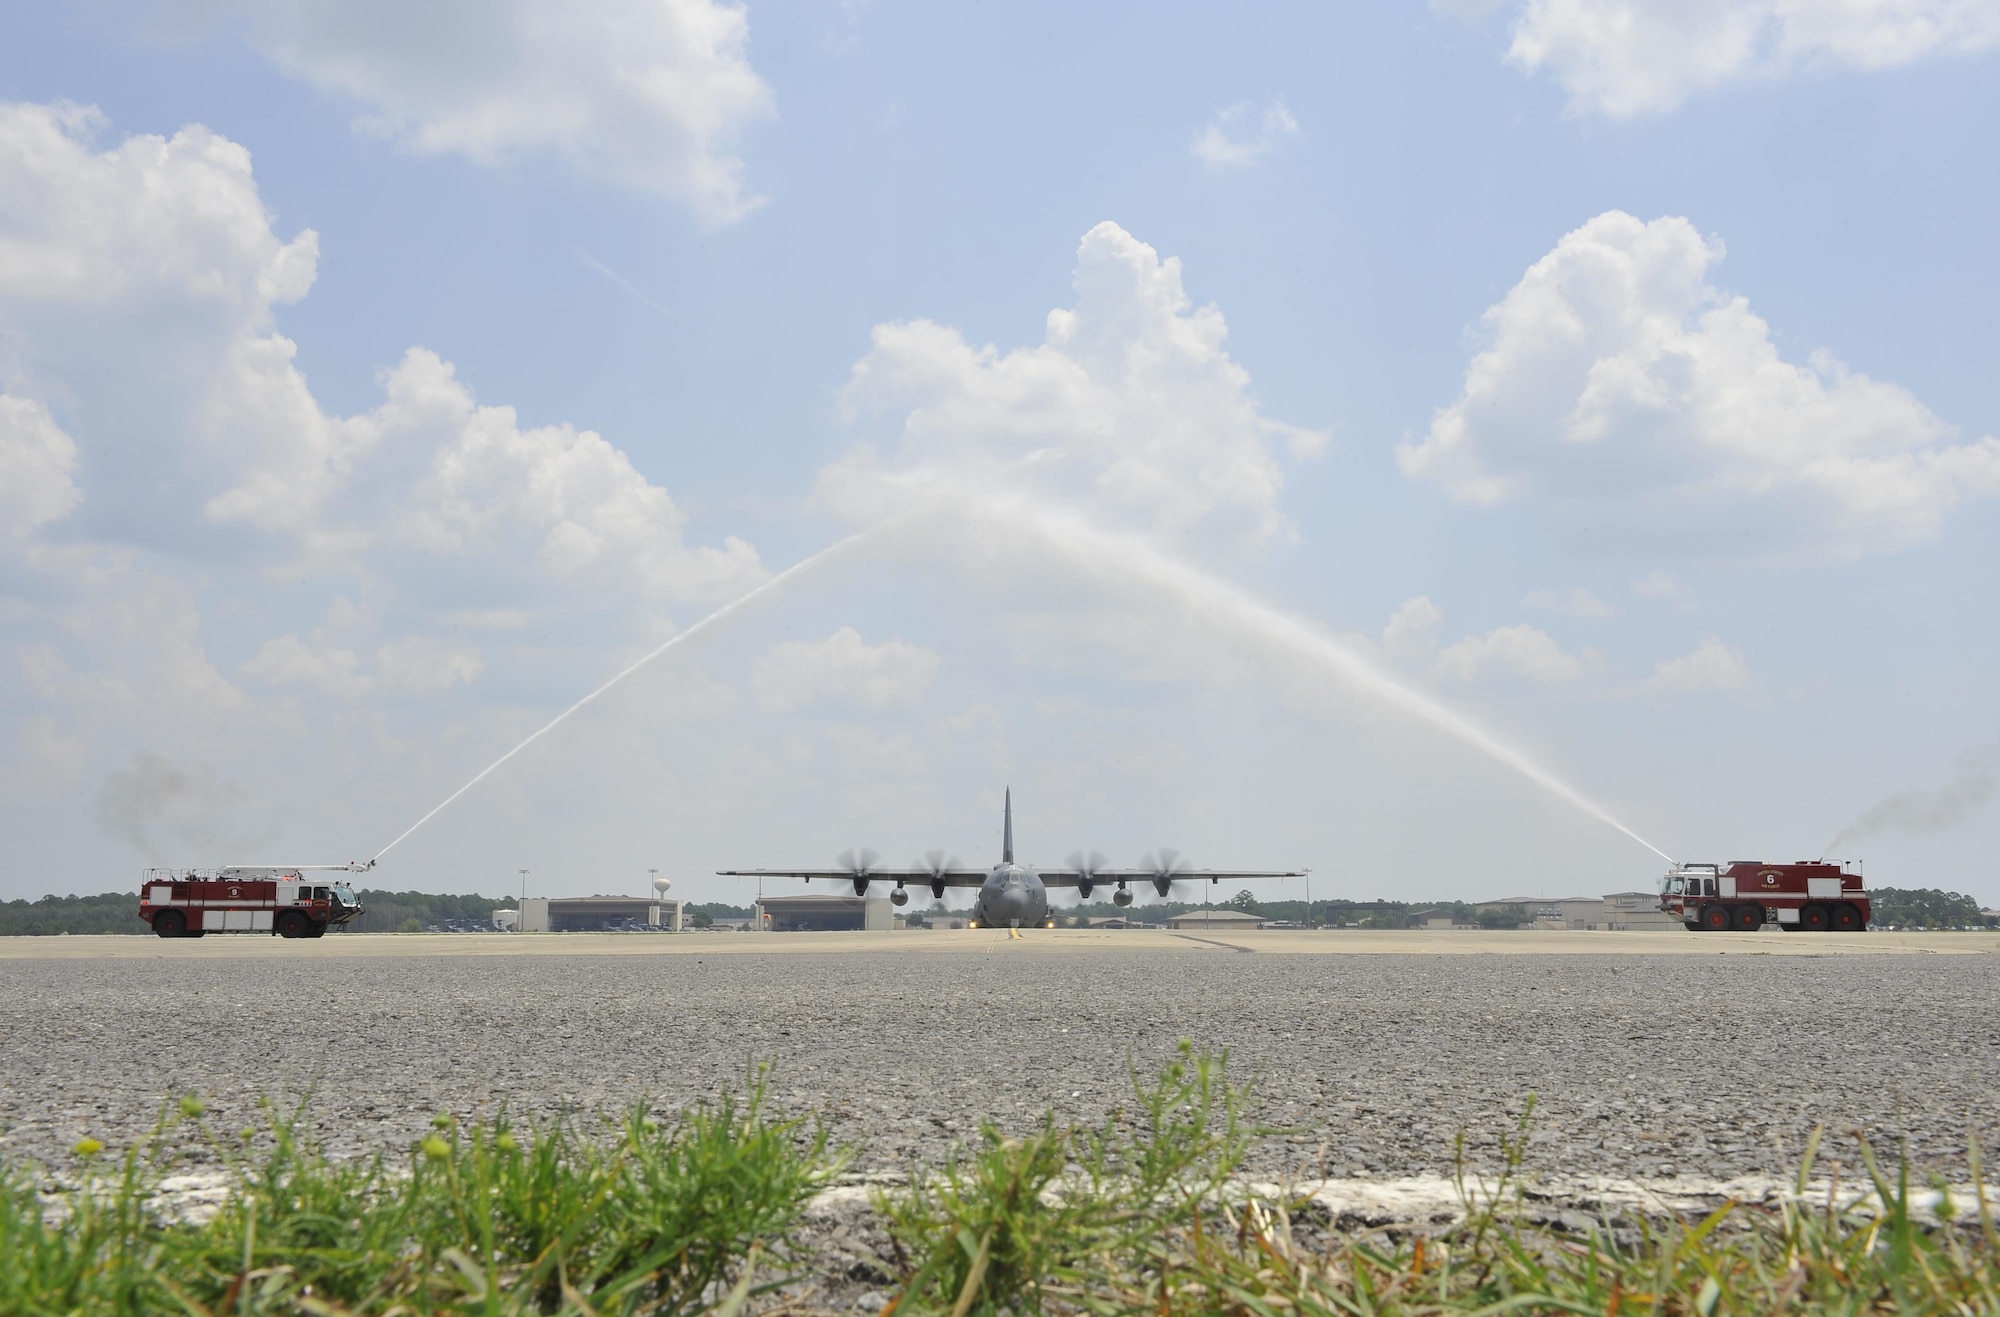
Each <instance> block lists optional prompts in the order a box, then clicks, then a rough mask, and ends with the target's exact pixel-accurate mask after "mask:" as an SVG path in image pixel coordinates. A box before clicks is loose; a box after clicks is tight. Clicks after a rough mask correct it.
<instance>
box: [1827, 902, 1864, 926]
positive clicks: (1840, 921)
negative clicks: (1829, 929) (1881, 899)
mask: <svg viewBox="0 0 2000 1317" xmlns="http://www.w3.org/2000/svg"><path fill="white" fill-rule="evenodd" d="M1828 918H1829V919H1830V920H1831V921H1832V924H1833V931H1834V932H1836V933H1859V932H1860V931H1861V912H1860V911H1859V910H1856V909H1855V908H1854V907H1853V906H1851V905H1848V904H1847V903H1845V902H1842V903H1841V904H1839V905H1837V906H1835V907H1834V908H1833V910H1832V912H1831V913H1830V914H1829V915H1828Z"/></svg>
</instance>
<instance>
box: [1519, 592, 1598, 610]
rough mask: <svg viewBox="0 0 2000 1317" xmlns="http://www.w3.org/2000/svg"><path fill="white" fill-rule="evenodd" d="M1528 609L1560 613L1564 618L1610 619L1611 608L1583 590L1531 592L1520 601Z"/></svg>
mask: <svg viewBox="0 0 2000 1317" xmlns="http://www.w3.org/2000/svg"><path fill="white" fill-rule="evenodd" d="M1521 602H1522V603H1524V604H1526V605H1527V606H1528V607H1530V608H1540V609H1543V610H1544V611H1546V612H1550V613H1561V614H1563V615H1564V616H1565V617H1610V616H1611V608H1610V606H1609V605H1608V604H1606V603H1605V602H1604V601H1603V600H1602V599H1599V598H1598V597H1597V596H1596V595H1594V594H1592V593H1591V592H1590V591H1588V590H1585V589H1581V588H1578V589H1571V590H1531V591H1529V593H1528V596H1527V597H1526V598H1525V599H1523V600H1522V601H1521Z"/></svg>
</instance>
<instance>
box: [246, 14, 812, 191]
mask: <svg viewBox="0 0 2000 1317" xmlns="http://www.w3.org/2000/svg"><path fill="white" fill-rule="evenodd" d="M228 7H229V8H231V9H233V10H235V11H236V12H237V13H238V14H239V15H240V16H241V18H242V21H243V30H244V32H245V34H246V35H247V36H248V38H249V40H250V42H251V44H252V45H254V46H255V47H256V48H257V49H258V50H260V51H262V52H263V53H264V54H265V55H266V56H268V57H269V58H270V59H271V60H272V61H273V62H274V63H276V64H277V65H278V67H279V68H281V69H283V70H285V71H286V72H287V73H290V74H292V75H293V76H295V77H298V78H301V79H304V80H305V81H306V82H309V83H311V84H312V85H313V86H315V87H318V88H320V89H321V90H323V91H326V92H330V93H333V94H335V95H337V96H341V97H345V98H347V99H349V100H351V101H353V102H354V103H356V104H357V105H358V106H359V107H360V115H359V117H358V119H357V120H356V124H357V127H359V128H360V129H362V130H363V131H366V132H370V133H374V134H378V135H380V136H383V137H386V138H389V139H391V140H393V141H395V142H397V143H398V144H400V145H402V146H404V147H406V148H408V149H410V150H412V151H417V152H421V153H424V154H446V153H449V154H454V155H461V156H464V157H466V158H468V159H470V160H474V161H476V162H478V163H480V164H484V165H491V164H498V163H502V162H506V161H510V160H513V159H516V158H518V157H522V156H531V155H537V154H548V155H554V156H556V157H559V158H561V159H563V160H566V161H568V162H569V163H570V164H571V165H573V166H574V167H576V168H578V169H579V170H581V171H583V172H585V173H587V174H589V175H592V176H595V177H600V178H606V179H609V180H612V181H614V182H616V183H619V184H622V185H624V186H627V187H632V188H636V189H640V190H644V191H650V192H657V193H661V194H663V195H666V196H669V197H672V198H674V199H676V200H677V201H680V202H682V203H683V204H685V205H686V206H688V207H689V208H690V209H691V210H693V211H694V213H695V214H697V215H698V216H700V217H701V218H702V219H704V220H706V221H709V222H711V223H718V224H726V223H729V222H731V221H734V220H736V219H739V218H741V217H742V216H743V215H745V214H747V213H749V212H750V211H751V210H753V209H755V208H756V207H757V206H758V205H759V204H760V199H759V198H758V197H756V196H754V195H753V194H751V193H750V192H749V191H748V190H747V189H746V187H745V184H744V173H745V167H744V162H743V160H742V157H741V156H740V155H739V154H737V142H738V139H739V138H740V137H741V135H742V133H743V131H744V129H745V128H747V127H749V126H750V125H751V124H754V123H757V122H759V121H761V120H764V119H768V118H770V117H771V116H772V115H773V113H774V105H773V99H772V95H771V89H770V86H769V84H767V83H766V82H765V81H764V79H763V78H762V77H760V76H759V75H758V74H757V71H756V70H755V69H753V68H752V67H751V65H750V60H749V53H748V52H749V44H750V26H749V19H748V15H747V13H746V11H745V10H744V9H743V8H742V7H741V6H738V5H729V4H718V3H715V2H714V0H604V2H601V3H596V4H590V5H566V4H562V3H560V0H492V2H490V3H469V2H468V0H454V2H452V3H445V4H427V5H421V6H418V7H415V8H412V7H411V6H409V5H405V4H397V3H393V2H392V0H360V2H358V3H357V2H356V0H255V2H254V3H251V2H249V0H236V2H235V3H232V4H230V5H229V6H228Z"/></svg>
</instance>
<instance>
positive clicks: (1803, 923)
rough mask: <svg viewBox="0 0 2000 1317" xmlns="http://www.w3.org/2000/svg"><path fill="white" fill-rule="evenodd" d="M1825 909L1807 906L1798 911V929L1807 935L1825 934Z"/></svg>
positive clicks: (1818, 906) (1817, 906) (1819, 906)
mask: <svg viewBox="0 0 2000 1317" xmlns="http://www.w3.org/2000/svg"><path fill="white" fill-rule="evenodd" d="M1826 924H1827V919H1826V907H1825V906H1823V905H1809V906H1806V907H1805V908H1804V909H1802V910H1800V911H1799V928H1800V929H1801V930H1803V931H1805V932H1807V933H1824V932H1826Z"/></svg>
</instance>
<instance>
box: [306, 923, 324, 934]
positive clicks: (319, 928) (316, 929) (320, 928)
mask: <svg viewBox="0 0 2000 1317" xmlns="http://www.w3.org/2000/svg"><path fill="white" fill-rule="evenodd" d="M306 936H307V937H325V936H326V925H325V924H314V925H313V926H312V932H310V933H307V934H306Z"/></svg>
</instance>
